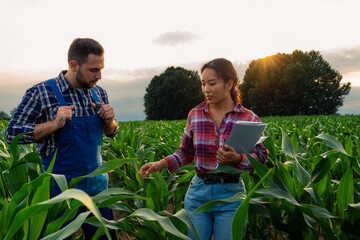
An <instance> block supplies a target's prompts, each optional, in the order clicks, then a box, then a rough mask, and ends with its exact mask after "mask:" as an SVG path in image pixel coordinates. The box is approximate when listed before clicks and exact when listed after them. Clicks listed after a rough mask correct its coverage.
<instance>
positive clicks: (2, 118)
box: [0, 108, 16, 120]
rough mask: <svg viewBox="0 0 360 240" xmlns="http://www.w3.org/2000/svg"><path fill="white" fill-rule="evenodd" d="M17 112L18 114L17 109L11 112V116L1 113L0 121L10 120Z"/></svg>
mask: <svg viewBox="0 0 360 240" xmlns="http://www.w3.org/2000/svg"><path fill="white" fill-rule="evenodd" d="M15 112H16V108H14V109H13V110H11V111H10V115H9V114H7V113H6V112H4V111H0V120H10V119H11V117H12V116H13V115H14V113H15Z"/></svg>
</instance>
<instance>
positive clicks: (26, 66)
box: [0, 0, 360, 120]
mask: <svg viewBox="0 0 360 240" xmlns="http://www.w3.org/2000/svg"><path fill="white" fill-rule="evenodd" d="M359 7H360V2H359V1H356V0H349V1H347V0H311V1H310V0H243V1H241V0H221V1H219V0H216V1H213V0H191V1H190V0H182V1H172V0H159V1H157V0H142V1H140V0H138V1H137V0H132V1H122V0H104V1H94V0H73V1H69V0H61V1H59V0H56V1H52V0H0V9H1V14H0V33H1V40H0V41H1V44H0V111H5V112H9V111H10V110H11V109H13V108H14V107H16V106H17V104H19V102H20V100H21V98H22V96H23V94H24V93H25V91H26V89H28V88H30V87H31V86H32V85H34V84H35V83H37V82H39V81H43V80H46V79H49V78H52V77H55V76H56V75H57V74H58V73H59V72H60V71H61V70H63V69H67V61H66V54H67V50H68V47H69V45H70V43H71V41H72V39H74V38H76V37H91V38H94V39H96V40H98V41H99V42H100V43H101V44H102V45H103V47H104V48H105V69H104V71H103V79H102V80H101V81H100V83H99V85H101V86H103V87H104V88H105V89H107V90H108V93H109V97H110V101H111V103H112V104H113V105H114V107H115V111H116V113H117V118H118V119H119V120H142V119H144V116H145V115H144V113H143V111H144V109H143V96H144V93H145V87H146V86H147V85H148V84H149V83H150V80H151V79H152V78H153V77H154V76H155V75H158V74H160V73H161V72H162V71H164V70H165V69H166V68H167V67H168V66H182V67H185V68H187V69H191V70H199V67H200V66H201V64H202V63H204V62H205V61H208V60H210V59H213V58H216V57H225V58H228V59H229V60H231V61H232V62H233V63H234V64H235V65H236V66H237V69H238V72H239V75H240V76H241V77H242V76H243V74H244V72H245V70H246V68H247V65H248V64H249V62H250V61H252V60H255V59H258V58H263V57H266V56H269V55H274V54H276V53H279V52H281V53H291V52H292V51H294V50H295V49H299V50H302V51H310V50H317V51H320V52H321V54H322V55H323V57H324V58H325V60H327V61H328V62H329V63H330V65H331V66H332V67H333V68H334V69H336V70H338V71H339V72H340V73H341V74H342V75H343V82H349V81H350V82H351V83H352V87H353V89H352V91H351V92H350V94H349V95H348V96H347V97H346V98H345V104H344V107H343V108H342V109H340V110H341V111H340V112H342V113H357V114H360V110H359V109H360V96H358V94H359V93H360V91H359V89H360V33H359V31H358V24H359V23H360V15H359V14H358V10H359ZM240 79H241V78H240ZM354 94H355V95H354ZM349 109H350V110H349Z"/></svg>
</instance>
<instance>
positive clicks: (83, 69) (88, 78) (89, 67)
mask: <svg viewBox="0 0 360 240" xmlns="http://www.w3.org/2000/svg"><path fill="white" fill-rule="evenodd" d="M103 68H104V55H101V56H98V55H95V54H89V57H88V60H87V62H85V63H83V64H81V65H80V67H79V70H78V71H77V72H76V75H75V79H76V82H77V83H78V84H79V85H80V86H81V87H82V88H83V89H89V88H93V87H95V85H96V83H97V81H99V80H100V79H101V70H102V69H103Z"/></svg>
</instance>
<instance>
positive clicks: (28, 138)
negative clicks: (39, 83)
mask: <svg viewBox="0 0 360 240" xmlns="http://www.w3.org/2000/svg"><path fill="white" fill-rule="evenodd" d="M40 113H41V103H40V102H39V93H38V91H37V89H36V88H35V87H33V88H30V89H29V90H27V91H26V93H25V96H24V97H23V99H22V101H21V103H20V105H19V106H18V108H17V110H16V112H15V114H14V115H13V117H12V118H11V120H10V122H9V124H8V126H7V129H6V142H8V143H9V144H10V143H11V142H12V141H13V139H14V138H15V137H16V136H17V135H18V134H20V133H28V134H25V135H23V136H21V137H20V139H19V141H18V143H20V144H27V143H33V142H34V129H35V126H36V124H37V123H36V119H37V118H38V117H39V115H40Z"/></svg>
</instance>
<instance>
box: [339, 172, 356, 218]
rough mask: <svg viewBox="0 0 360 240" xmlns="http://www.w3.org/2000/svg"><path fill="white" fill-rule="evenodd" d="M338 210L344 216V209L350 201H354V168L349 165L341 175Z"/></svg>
mask: <svg viewBox="0 0 360 240" xmlns="http://www.w3.org/2000/svg"><path fill="white" fill-rule="evenodd" d="M337 202H338V211H339V216H340V217H341V218H343V217H344V210H345V209H346V207H347V205H348V204H349V203H353V202H354V185H353V173H352V169H351V168H350V167H348V168H347V169H346V171H345V174H344V175H343V176H342V177H341V180H340V183H339V187H338V193H337Z"/></svg>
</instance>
